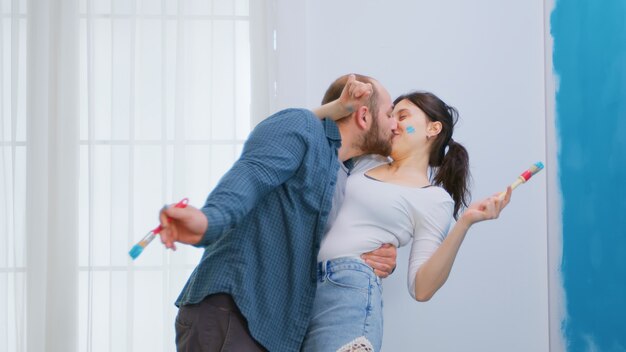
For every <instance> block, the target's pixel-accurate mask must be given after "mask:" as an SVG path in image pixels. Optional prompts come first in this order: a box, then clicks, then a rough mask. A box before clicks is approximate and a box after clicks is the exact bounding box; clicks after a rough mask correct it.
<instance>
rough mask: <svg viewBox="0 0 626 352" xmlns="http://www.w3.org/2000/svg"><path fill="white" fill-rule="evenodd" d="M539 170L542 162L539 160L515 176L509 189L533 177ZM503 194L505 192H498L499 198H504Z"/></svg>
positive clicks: (541, 167)
mask: <svg viewBox="0 0 626 352" xmlns="http://www.w3.org/2000/svg"><path fill="white" fill-rule="evenodd" d="M541 170H543V163H542V162H541V161H538V162H536V163H534V164H532V165H531V166H530V168H528V170H526V171H524V172H522V174H521V175H519V176H518V177H517V179H516V180H515V182H513V183H512V184H511V189H516V188H517V186H519V185H521V184H522V183H526V182H527V181H528V180H530V178H531V177H533V176H534V175H535V174H536V173H538V172H539V171H541ZM505 195H506V192H502V193H500V198H504V196H505Z"/></svg>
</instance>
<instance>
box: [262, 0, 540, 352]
mask: <svg viewBox="0 0 626 352" xmlns="http://www.w3.org/2000/svg"><path fill="white" fill-rule="evenodd" d="M294 3H298V4H294ZM274 4H275V5H276V7H277V9H278V10H277V12H276V13H277V17H276V28H277V30H278V36H277V37H278V49H277V56H276V57H277V59H276V60H277V73H276V77H277V87H278V90H277V97H276V99H277V100H276V102H275V105H274V106H275V108H280V107H287V106H305V107H312V106H315V105H316V104H317V103H318V102H319V100H320V99H321V97H322V94H323V92H324V90H325V89H326V87H327V86H328V84H329V83H330V82H331V81H332V80H333V79H334V78H336V77H337V76H339V75H341V74H344V73H347V72H359V73H363V74H368V75H371V76H373V77H375V78H378V79H379V80H380V81H381V82H382V83H383V84H384V85H385V86H386V87H387V88H388V89H389V91H390V93H391V95H392V96H397V95H399V94H401V93H404V92H406V91H408V90H411V89H426V90H430V91H433V92H434V93H436V94H438V95H439V96H440V97H442V98H443V99H444V100H445V101H446V102H448V103H449V104H451V105H453V106H455V107H457V108H458V109H459V111H460V115H461V118H460V122H459V124H458V125H457V130H456V133H455V136H454V139H455V140H457V141H459V142H461V143H463V144H465V146H466V147H467V148H468V150H469V153H470V158H471V165H472V173H473V176H474V186H473V188H472V193H473V198H474V199H481V198H483V197H485V196H487V195H490V194H492V193H494V192H497V191H500V190H502V189H503V188H504V187H505V186H506V185H507V184H508V183H510V182H512V181H513V180H514V179H515V178H516V177H517V176H518V175H519V174H520V173H521V172H522V171H524V170H525V169H526V168H527V167H528V166H530V165H531V164H532V163H534V162H536V161H540V160H541V161H544V162H545V158H546V142H545V141H546V112H545V98H544V97H545V89H544V12H543V11H544V4H543V2H542V1H537V0H535V1H496V0H491V1H488V0H477V1H465V0H441V1H422V0H419V1H415V0H413V1H411V0H402V1H399V0H398V1H394V0H387V1H380V0H349V1H348V0H344V1H336V0H335V1H331V0H316V1H306V2H305V4H306V5H305V6H303V5H302V3H301V2H294V1H287V0H276V1H275V2H274ZM547 167H550V165H547ZM545 174H546V173H542V174H539V175H537V176H536V177H535V178H533V180H532V181H531V182H530V183H529V184H526V185H523V186H521V187H520V188H519V189H518V190H517V191H516V192H515V194H514V197H513V201H512V203H511V205H510V206H509V207H508V208H507V209H506V211H505V213H504V214H503V215H502V216H501V218H500V220H499V221H496V222H490V223H483V224H478V225H477V226H475V228H474V229H472V230H471V232H470V234H469V235H468V237H467V238H466V240H465V243H464V244H463V247H462V248H461V251H460V253H459V256H458V258H457V261H456V263H455V267H454V268H453V271H452V274H451V276H450V278H449V280H448V283H447V284H446V285H445V286H444V287H443V288H442V289H441V290H440V291H439V292H438V293H437V295H436V296H435V297H434V298H433V299H432V300H431V301H430V302H428V303H417V302H414V301H412V300H411V298H410V296H409V294H408V292H407V289H406V263H407V253H408V248H403V249H402V250H400V252H399V258H398V269H397V270H396V273H394V275H393V276H392V277H391V278H389V279H387V280H386V281H385V336H384V345H383V350H384V351H406V350H419V351H498V352H499V351H524V352H526V351H548V350H549V330H548V325H549V324H548V315H549V312H548V254H547V253H548V251H547V241H548V239H547V237H548V236H547V219H546V195H547V192H546V178H545Z"/></svg>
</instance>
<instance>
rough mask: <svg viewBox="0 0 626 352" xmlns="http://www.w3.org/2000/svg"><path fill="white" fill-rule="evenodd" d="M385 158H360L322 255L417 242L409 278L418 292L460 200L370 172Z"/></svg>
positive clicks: (323, 257)
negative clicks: (420, 276) (422, 272)
mask: <svg viewBox="0 0 626 352" xmlns="http://www.w3.org/2000/svg"><path fill="white" fill-rule="evenodd" d="M385 162H388V160H386V159H381V158H380V157H373V156H365V157H362V158H360V159H359V160H358V161H357V162H356V164H355V167H354V169H353V170H352V172H351V176H350V177H348V180H347V184H346V193H345V199H344V201H343V204H342V205H341V208H340V209H339V213H338V215H337V219H336V220H335V222H334V223H333V224H332V227H331V228H330V230H329V231H328V232H327V234H326V236H325V237H324V238H323V239H322V243H321V247H320V252H319V255H318V260H319V261H325V260H330V259H335V258H340V257H360V255H361V254H363V253H367V252H370V251H373V250H375V249H377V248H379V247H380V246H381V245H382V244H384V243H391V244H393V245H395V246H396V247H401V246H405V245H406V244H408V243H409V242H411V255H410V257H409V270H408V280H407V284H408V289H409V293H410V294H411V296H413V298H415V274H416V273H417V270H418V269H419V268H420V266H421V265H422V264H423V263H424V262H426V261H427V260H428V259H429V258H430V257H431V256H432V254H433V253H434V252H435V251H436V250H437V248H439V246H440V245H441V243H442V242H443V240H444V239H445V237H446V235H447V233H448V230H449V228H450V225H451V223H452V212H453V210H454V201H453V200H452V198H451V197H450V195H449V194H448V193H447V192H446V191H445V190H444V189H443V188H441V187H436V186H427V187H408V186H402V185H396V184H393V183H387V182H382V181H379V180H376V179H373V178H371V177H369V176H367V171H369V170H371V169H373V168H374V167H376V166H379V165H381V164H382V163H385Z"/></svg>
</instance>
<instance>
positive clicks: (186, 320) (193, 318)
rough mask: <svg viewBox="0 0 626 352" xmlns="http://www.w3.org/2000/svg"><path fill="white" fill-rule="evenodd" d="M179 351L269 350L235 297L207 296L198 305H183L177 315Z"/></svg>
mask: <svg viewBox="0 0 626 352" xmlns="http://www.w3.org/2000/svg"><path fill="white" fill-rule="evenodd" d="M176 349H177V350H178V352H196V351H202V352H214V351H223V352H231V351H232V352H236V351H237V352H238V351H253V352H254V351H266V350H265V349H264V348H263V347H262V346H261V345H260V344H259V343H257V342H256V341H255V340H254V339H253V338H252V336H250V332H249V331H248V323H247V322H246V319H245V318H244V317H243V315H241V312H240V311H239V309H238V308H237V305H235V302H234V301H233V299H232V297H231V296H230V295H227V294H221V293H220V294H215V295H210V296H207V298H205V299H204V300H203V301H202V302H200V303H198V304H190V305H186V306H182V307H180V309H179V310H178V316H177V317H176Z"/></svg>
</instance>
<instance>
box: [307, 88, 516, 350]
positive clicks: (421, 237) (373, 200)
mask: <svg viewBox="0 0 626 352" xmlns="http://www.w3.org/2000/svg"><path fill="white" fill-rule="evenodd" d="M371 91H372V88H371V85H369V84H364V83H361V82H358V81H355V79H354V77H352V76H351V77H350V78H349V79H348V82H347V84H346V86H345V87H344V89H343V92H342V93H341V97H340V98H339V99H338V100H336V101H334V102H332V103H330V104H326V105H324V106H322V107H321V108H319V109H318V110H316V111H315V112H316V114H317V115H318V116H320V117H330V118H333V119H335V120H337V119H339V118H341V117H343V116H345V115H346V112H351V111H352V109H351V108H350V107H351V106H354V104H357V103H358V102H359V101H360V99H364V98H367V96H368V95H369V94H370V93H371ZM393 114H394V117H395V118H397V120H398V129H397V131H396V135H395V136H394V139H393V148H392V152H391V159H392V160H391V161H390V160H389V159H387V158H381V157H375V156H366V157H363V158H361V159H360V160H358V161H357V162H356V163H355V167H354V169H353V170H352V172H351V176H350V177H349V178H348V182H347V185H346V195H345V200H344V203H343V205H342V207H341V209H340V211H339V214H338V216H337V220H336V221H335V223H334V224H333V226H332V228H331V229H330V231H329V232H328V234H327V235H326V237H325V238H324V239H323V240H322V244H321V248H320V252H319V256H318V262H319V264H318V285H317V291H316V298H315V303H314V307H313V315H312V319H311V322H310V324H309V328H308V331H307V336H306V338H305V341H304V344H303V351H336V350H338V349H339V350H345V351H351V350H374V351H378V350H380V347H381V344H382V332H383V331H382V286H381V280H380V278H378V277H377V276H376V275H375V274H374V272H373V271H372V269H371V268H370V267H369V266H368V265H367V264H365V263H364V262H363V261H362V260H361V259H360V255H361V254H363V253H366V252H369V251H371V250H372V249H375V248H378V247H380V245H381V244H384V243H393V244H395V245H396V246H398V247H399V246H403V245H406V244H408V243H409V242H411V255H410V262H409V277H408V286H409V292H410V294H411V295H412V296H413V298H414V299H416V300H417V301H427V300H429V299H430V298H431V297H432V296H433V295H434V294H435V292H436V291H437V290H438V289H439V288H440V287H441V286H442V285H443V284H444V283H445V281H446V279H447V278H448V275H449V273H450V270H451V268H452V264H453V263H454V259H455V257H456V254H457V252H458V250H459V247H460V246H461V243H462V241H463V239H464V237H465V234H466V233H467V230H468V229H469V227H470V226H471V225H472V224H474V223H476V222H479V221H482V220H486V219H492V218H496V217H497V216H498V214H499V212H500V210H501V209H502V208H503V207H504V206H506V204H507V203H508V201H509V198H510V190H508V191H507V195H506V197H505V198H504V199H500V197H498V196H494V197H491V198H488V199H486V200H484V201H482V202H480V203H478V204H474V205H471V206H470V207H469V208H467V209H466V210H465V212H463V214H462V215H461V216H460V217H459V212H460V210H461V209H462V208H463V207H465V206H467V204H468V198H469V192H468V186H467V184H468V179H469V161H468V155H467V151H466V150H465V148H464V147H463V146H462V145H460V144H459V143H457V142H455V141H454V140H453V139H452V134H453V128H454V124H455V123H456V120H457V117H458V114H457V111H456V110H455V109H454V108H453V107H450V106H448V105H446V104H445V103H444V102H443V101H441V99H439V98H438V97H436V96H435V95H433V94H431V93H427V92H413V93H409V94H406V95H403V96H400V97H398V98H397V99H396V100H395V101H394V110H393ZM429 170H432V173H433V174H432V175H430V176H431V177H429ZM452 217H454V218H455V219H458V221H457V222H456V223H455V225H454V227H453V228H452V230H450V231H448V230H449V227H450V224H451V222H452ZM359 348H361V349H359Z"/></svg>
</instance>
